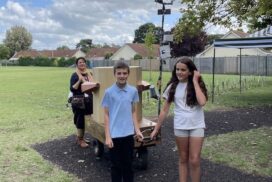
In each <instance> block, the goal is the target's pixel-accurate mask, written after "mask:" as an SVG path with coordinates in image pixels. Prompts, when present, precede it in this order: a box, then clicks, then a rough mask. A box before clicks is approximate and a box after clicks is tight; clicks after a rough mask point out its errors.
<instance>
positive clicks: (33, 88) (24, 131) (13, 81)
mask: <svg viewBox="0 0 272 182" xmlns="http://www.w3.org/2000/svg"><path fill="white" fill-rule="evenodd" d="M73 71H74V69H71V68H46V67H45V68H42V67H0V85H1V86H0V143H1V148H0V181H1V182H2V181H4V182H11V181H12V182H13V181H33V182H34V181H35V182H36V181H54V182H56V181H67V182H68V181H79V180H78V179H77V177H75V176H73V175H71V174H68V173H66V172H64V171H62V170H61V169H59V168H58V167H57V166H55V165H53V164H51V163H50V162H48V161H46V160H44V159H43V158H42V157H41V156H40V155H39V153H37V152H36V151H35V150H33V149H32V148H31V145H33V144H36V143H43V142H46V141H49V140H54V139H57V138H61V137H65V136H68V135H71V134H74V125H73V123H72V113H71V110H70V109H69V108H66V106H65V104H66V101H67V95H68V90H69V79H70V75H71V73H72V72H73ZM203 76H204V80H205V82H206V83H207V84H208V83H210V81H211V76H210V75H203ZM217 76H218V77H217V82H218V85H219V84H220V83H221V82H220V80H228V79H230V80H234V79H239V77H238V76H231V75H227V76H226V75H217ZM169 77H170V73H167V72H164V73H163V82H164V86H165V83H166V81H168V79H169ZM157 78H158V73H157V72H156V73H152V79H151V82H152V83H154V84H155V83H156V81H157ZM257 78H258V77H257ZM257 78H256V79H257ZM143 80H146V81H149V72H143ZM262 84H263V85H264V86H262V85H260V86H254V85H252V86H251V87H250V88H249V89H247V90H245V91H243V93H242V94H240V93H239V89H237V88H233V89H232V91H230V92H225V93H220V92H218V94H217V95H216V97H215V103H214V104H212V103H211V102H209V103H208V104H207V106H206V107H205V108H206V109H207V110H210V109H217V108H229V107H248V106H250V107H253V106H256V105H257V106H260V105H271V103H272V93H271V90H272V78H271V77H269V78H268V79H266V80H265V81H264V82H262ZM208 85H209V84H208ZM143 103H144V106H143V107H144V109H143V111H144V115H146V116H155V115H156V113H157V102H156V101H155V100H154V99H149V101H148V99H147V93H145V95H144V101H143ZM270 130H271V129H270ZM226 135H228V134H226ZM208 140H210V139H208ZM218 142H219V141H218ZM218 150H221V149H218ZM261 150H263V149H261ZM204 152H205V151H204ZM209 158H210V156H209ZM269 168H270V171H271V166H269ZM269 174H270V173H269Z"/></svg>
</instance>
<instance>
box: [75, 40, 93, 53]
mask: <svg viewBox="0 0 272 182" xmlns="http://www.w3.org/2000/svg"><path fill="white" fill-rule="evenodd" d="M76 48H77V49H78V48H79V49H80V50H81V51H83V52H85V53H87V52H88V51H89V50H90V49H91V48H92V39H81V40H80V42H79V43H78V44H77V45H76Z"/></svg>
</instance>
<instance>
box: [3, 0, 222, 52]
mask: <svg viewBox="0 0 272 182" xmlns="http://www.w3.org/2000/svg"><path fill="white" fill-rule="evenodd" d="M180 7H181V4H180V3H179V0H176V1H175V2H174V4H173V5H172V6H167V8H171V10H172V13H171V15H166V16H165V23H164V27H165V30H170V29H171V28H172V27H174V25H175V24H176V23H177V22H178V19H179V17H180V16H181V14H180V12H179V9H180ZM160 8H161V5H160V4H157V3H155V2H154V0H137V1H136V0H131V1H126V0H0V44H1V43H2V42H3V39H4V38H5V35H6V31H7V30H9V29H10V28H11V27H12V26H15V25H19V26H24V27H25V28H26V29H27V30H28V31H29V32H30V33H31V34H32V37H33V43H32V48H33V49H38V50H42V49H56V48H57V47H59V46H62V45H67V46H68V47H70V48H72V49H73V48H75V45H76V44H77V43H78V42H79V41H80V40H81V39H86V38H90V39H92V40H93V43H95V44H104V43H107V44H119V45H122V44H124V43H130V42H132V41H133V39H134V31H135V30H136V29H137V28H138V27H139V26H140V25H142V24H144V23H147V22H152V23H154V24H155V25H156V26H161V16H160V15H157V10H158V9H160ZM224 32H226V30H225V29H218V28H215V27H214V28H213V29H212V30H211V31H210V33H224Z"/></svg>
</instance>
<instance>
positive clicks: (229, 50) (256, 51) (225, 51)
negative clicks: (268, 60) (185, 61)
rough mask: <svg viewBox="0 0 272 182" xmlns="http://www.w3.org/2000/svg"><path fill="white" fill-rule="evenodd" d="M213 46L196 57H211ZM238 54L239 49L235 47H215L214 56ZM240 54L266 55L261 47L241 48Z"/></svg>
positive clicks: (234, 55)
mask: <svg viewBox="0 0 272 182" xmlns="http://www.w3.org/2000/svg"><path fill="white" fill-rule="evenodd" d="M213 50H214V48H213V46H212V47H210V48H208V50H207V51H206V52H202V53H201V54H199V55H197V56H196V57H213V54H214V53H213ZM239 55H240V50H239V49H235V48H215V56H216V57H236V56H239ZM242 55H246V56H265V55H267V54H266V53H265V52H263V51H262V50H261V49H258V48H254V49H242Z"/></svg>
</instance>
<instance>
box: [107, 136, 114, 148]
mask: <svg viewBox="0 0 272 182" xmlns="http://www.w3.org/2000/svg"><path fill="white" fill-rule="evenodd" d="M105 145H106V146H107V147H109V148H113V142H112V139H111V138H110V137H108V138H106V141H105Z"/></svg>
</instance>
